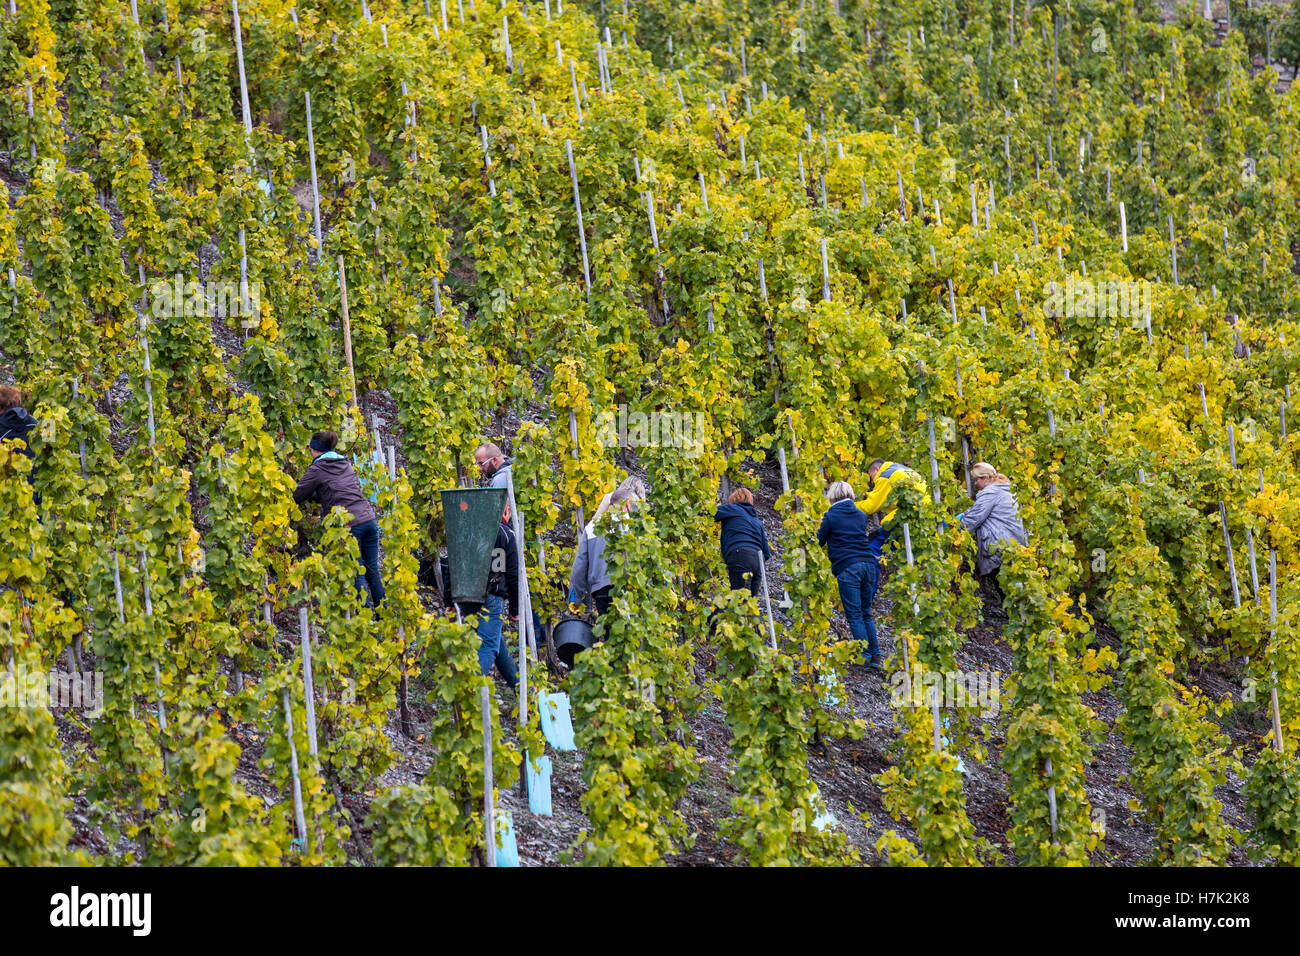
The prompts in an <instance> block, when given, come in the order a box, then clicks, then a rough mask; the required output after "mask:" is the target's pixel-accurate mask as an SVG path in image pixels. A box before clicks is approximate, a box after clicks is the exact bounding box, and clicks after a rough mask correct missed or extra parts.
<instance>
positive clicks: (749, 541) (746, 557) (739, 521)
mask: <svg viewBox="0 0 1300 956" xmlns="http://www.w3.org/2000/svg"><path fill="white" fill-rule="evenodd" d="M713 520H714V521H718V522H721V523H722V560H723V561H725V562H726V563H727V578H728V580H729V581H730V583H731V589H732V590H733V591H739V590H742V589H743V588H749V593H750V594H752V595H754V596H755V597H757V596H758V589H759V586H760V585H761V584H762V581H763V562H764V561H766V560H768V559H769V558H771V557H772V549H771V548H769V547H768V546H767V531H765V530H764V528H763V522H761V521H759V520H758V513H757V512H756V511H755V510H754V496H753V494H751V493H750V491H749V489H748V488H737V489H736V490H735V491H733V492H732V493H731V496H730V497H729V498H728V499H727V504H725V505H722V506H721V507H719V508H718V510H717V511H715V512H714V513H713ZM746 578H748V581H746Z"/></svg>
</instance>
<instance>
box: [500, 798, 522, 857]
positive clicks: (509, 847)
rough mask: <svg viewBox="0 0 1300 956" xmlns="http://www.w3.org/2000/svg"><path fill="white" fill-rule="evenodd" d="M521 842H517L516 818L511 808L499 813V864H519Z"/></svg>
mask: <svg viewBox="0 0 1300 956" xmlns="http://www.w3.org/2000/svg"><path fill="white" fill-rule="evenodd" d="M518 865H519V844H518V843H516V842H515V818H514V815H513V814H512V813H511V812H510V811H509V810H502V811H501V812H500V813H499V814H497V866H518Z"/></svg>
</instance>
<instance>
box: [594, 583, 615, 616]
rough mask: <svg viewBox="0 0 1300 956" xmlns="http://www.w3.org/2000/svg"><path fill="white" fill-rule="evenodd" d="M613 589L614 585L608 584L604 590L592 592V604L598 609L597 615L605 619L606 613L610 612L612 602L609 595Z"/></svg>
mask: <svg viewBox="0 0 1300 956" xmlns="http://www.w3.org/2000/svg"><path fill="white" fill-rule="evenodd" d="M612 589H613V585H612V584H606V585H605V586H604V587H603V588H596V590H594V591H592V592H591V604H592V606H593V607H594V608H595V609H596V614H597V615H598V616H600V617H604V616H605V612H606V611H608V610H609V605H610V602H611V600H612V599H611V598H610V596H609V595H610V591H611V590H612Z"/></svg>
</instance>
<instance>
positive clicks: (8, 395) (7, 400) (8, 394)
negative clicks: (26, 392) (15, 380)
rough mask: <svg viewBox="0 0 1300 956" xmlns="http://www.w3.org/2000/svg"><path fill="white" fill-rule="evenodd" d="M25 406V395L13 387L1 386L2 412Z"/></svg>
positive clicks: (0, 402)
mask: <svg viewBox="0 0 1300 956" xmlns="http://www.w3.org/2000/svg"><path fill="white" fill-rule="evenodd" d="M22 404H23V393H22V392H20V391H18V389H16V388H14V387H13V386H12V385H0V412H7V411H9V409H11V408H18V407H20V406H21V405H22Z"/></svg>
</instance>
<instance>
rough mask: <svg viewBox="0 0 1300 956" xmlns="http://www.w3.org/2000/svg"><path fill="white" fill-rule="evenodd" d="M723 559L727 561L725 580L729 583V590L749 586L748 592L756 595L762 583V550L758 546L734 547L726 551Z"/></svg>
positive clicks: (739, 589)
mask: <svg viewBox="0 0 1300 956" xmlns="http://www.w3.org/2000/svg"><path fill="white" fill-rule="evenodd" d="M723 560H724V561H726V562H727V580H728V581H729V582H730V584H731V590H733V591H742V590H744V589H745V588H749V593H750V594H752V595H754V597H758V591H759V588H761V587H762V585H763V552H762V551H759V550H758V548H736V549H735V550H734V551H731V552H728V554H727V555H726V556H725V557H724V558H723ZM746 577H748V580H746Z"/></svg>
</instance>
